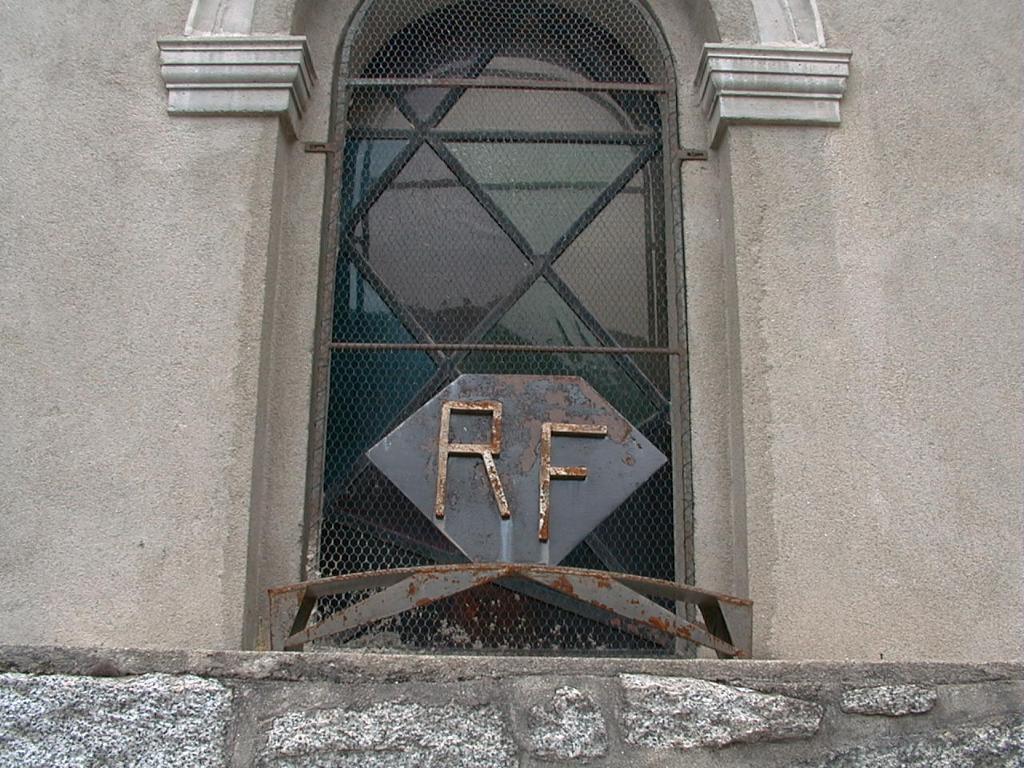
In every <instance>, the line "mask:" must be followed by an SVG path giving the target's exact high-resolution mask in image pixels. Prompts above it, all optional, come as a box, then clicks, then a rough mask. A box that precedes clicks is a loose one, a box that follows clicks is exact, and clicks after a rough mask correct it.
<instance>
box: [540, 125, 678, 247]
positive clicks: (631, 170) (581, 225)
mask: <svg viewBox="0 0 1024 768" xmlns="http://www.w3.org/2000/svg"><path fill="white" fill-rule="evenodd" d="M660 151H661V144H660V143H658V142H657V141H655V142H651V143H650V144H647V145H646V146H644V147H642V148H641V149H640V151H639V152H637V155H636V157H635V158H633V161H632V162H631V163H630V164H629V165H627V166H626V168H625V170H623V171H622V172H621V173H620V174H619V175H618V176H616V177H615V179H614V180H613V181H612V183H611V184H609V185H608V188H607V189H605V191H604V192H602V193H601V194H600V195H599V196H598V198H597V199H596V200H595V201H594V202H593V203H592V204H591V206H590V207H589V208H587V210H585V211H584V212H583V213H582V214H580V217H579V218H578V219H576V221H575V223H574V224H573V225H572V226H571V227H569V229H568V230H567V231H566V233H565V234H564V235H562V236H561V237H560V238H559V239H558V241H557V242H556V243H555V244H554V246H552V248H551V251H550V252H549V253H548V255H547V261H548V263H549V264H552V265H553V264H554V263H555V262H556V261H558V258H559V257H560V256H561V255H562V254H563V253H565V251H566V250H567V249H568V248H569V246H570V245H572V244H573V242H575V240H576V238H577V237H579V236H580V235H581V234H582V233H583V230H585V229H586V228H587V227H589V226H590V225H591V224H592V223H593V221H594V219H596V218H597V217H598V216H600V215H601V212H602V211H603V210H604V209H605V208H606V207H607V206H608V203H610V202H611V201H612V200H614V199H615V197H616V195H618V194H619V192H621V191H622V190H623V189H624V188H625V187H626V186H627V185H628V184H629V182H631V181H632V180H633V177H634V176H636V175H637V173H638V172H639V171H640V169H641V168H643V167H644V166H645V165H646V164H647V163H648V162H649V161H650V159H651V158H652V157H654V156H655V155H657V154H658V153H659V152H660Z"/></svg>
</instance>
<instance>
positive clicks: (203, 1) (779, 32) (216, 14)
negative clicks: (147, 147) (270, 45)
mask: <svg viewBox="0 0 1024 768" xmlns="http://www.w3.org/2000/svg"><path fill="white" fill-rule="evenodd" d="M265 1H266V0H193V2H192V6H191V9H190V11H189V15H188V20H187V22H186V25H185V34H186V35H221V34H228V35H230V34H241V35H244V34H248V33H249V32H250V30H252V27H253V20H254V18H255V16H256V11H257V3H262V2H265ZM708 4H709V6H710V8H711V11H712V14H713V15H714V16H715V17H716V18H721V17H725V16H732V17H735V16H737V15H738V16H741V17H742V16H748V20H749V22H750V23H749V24H746V25H744V26H746V27H747V28H748V29H751V30H756V31H757V39H756V40H733V41H731V42H746V43H762V44H766V45H770V44H776V45H778V44H790V45H792V44H797V45H817V46H823V45H824V44H825V38H824V33H823V28H822V24H821V17H820V15H819V13H818V6H817V2H816V0H749V2H744V3H743V4H742V5H741V4H739V3H735V2H731V0H708ZM727 6H728V7H727ZM726 37H729V35H726Z"/></svg>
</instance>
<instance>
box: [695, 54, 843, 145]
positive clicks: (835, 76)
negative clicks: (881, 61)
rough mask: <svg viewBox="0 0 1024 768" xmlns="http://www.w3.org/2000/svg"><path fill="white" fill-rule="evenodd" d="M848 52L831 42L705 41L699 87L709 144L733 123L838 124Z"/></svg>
mask: <svg viewBox="0 0 1024 768" xmlns="http://www.w3.org/2000/svg"><path fill="white" fill-rule="evenodd" d="M850 56H851V54H850V51H845V50H836V49H828V48H806V47H782V46H768V45H745V46H737V45H725V44H720V43H708V44H706V45H705V46H704V53H703V55H702V57H701V63H700V68H699V70H698V74H697V87H698V90H699V93H700V101H701V107H702V109H703V111H704V116H705V117H706V118H707V119H708V123H709V135H710V143H711V146H712V147H714V146H717V145H718V144H719V142H721V140H722V136H723V135H724V133H725V129H726V127H727V126H729V125H732V124H734V123H759V124H763V125H774V124H778V125H839V102H840V100H841V99H842V98H843V93H844V92H845V91H846V80H847V78H848V77H849V74H850Z"/></svg>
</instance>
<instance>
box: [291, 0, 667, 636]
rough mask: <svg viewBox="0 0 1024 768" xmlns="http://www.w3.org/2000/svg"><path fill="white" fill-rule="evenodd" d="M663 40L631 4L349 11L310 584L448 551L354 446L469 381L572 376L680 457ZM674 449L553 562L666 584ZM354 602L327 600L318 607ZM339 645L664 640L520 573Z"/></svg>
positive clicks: (320, 610)
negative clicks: (459, 381) (358, 15)
mask: <svg viewBox="0 0 1024 768" xmlns="http://www.w3.org/2000/svg"><path fill="white" fill-rule="evenodd" d="M655 40H656V38H655V36H654V33H653V32H652V30H651V29H650V27H649V22H648V20H647V18H646V16H645V15H644V14H643V13H642V12H641V11H640V10H639V9H637V8H636V7H635V6H634V5H633V4H632V3H631V2H628V0H620V1H611V2H609V1H607V0H602V1H601V2H586V3H584V2H572V1H569V0H562V1H561V2H552V3H540V2H530V1H529V0H519V1H517V2H513V1H512V0H497V1H494V0H488V1H487V2H455V3H450V2H436V1H435V2H429V1H426V0H420V2H408V1H400V0H378V1H377V2H375V3H373V4H372V5H371V6H369V9H368V10H367V11H365V15H364V16H363V18H362V20H361V22H359V23H358V28H357V33H356V36H355V39H354V41H352V42H350V44H349V46H350V47H349V48H348V49H346V53H345V54H344V55H347V56H348V60H349V67H348V71H349V72H350V73H351V75H352V77H350V78H348V79H347V80H342V81H340V83H339V87H340V88H341V91H340V96H341V98H340V104H341V105H342V110H343V115H344V119H343V120H342V121H339V122H340V125H339V133H340V134H341V138H342V141H343V144H342V146H343V152H342V153H341V158H340V160H339V161H338V163H337V165H336V168H335V171H336V178H337V187H336V190H335V193H336V196H337V197H336V208H335V216H336V219H335V222H334V225H335V227H336V237H335V240H336V244H337V251H336V259H335V260H334V262H333V264H331V265H330V266H331V270H330V272H331V275H330V277H329V279H328V280H329V282H328V283H327V284H326V285H325V288H326V289H327V299H329V300H325V301H323V302H322V306H323V307H324V309H323V310H322V311H325V317H324V320H325V323H324V328H325V334H324V335H325V338H324V339H323V340H322V342H327V343H321V347H322V349H321V359H322V361H323V363H322V366H321V370H322V371H324V372H325V373H327V374H328V375H324V376H322V377H321V379H320V381H321V383H322V391H321V393H320V406H319V408H321V409H323V410H321V411H320V412H321V413H323V412H326V417H325V418H323V419H319V420H317V421H315V426H316V428H315V430H314V442H318V441H320V440H322V446H323V448H322V458H320V459H319V460H315V461H314V463H315V464H316V465H317V466H316V468H315V469H314V474H315V482H316V485H317V493H316V494H314V496H315V497H317V498H316V504H317V508H318V510H319V515H318V516H317V517H316V518H315V524H316V525H317V526H318V527H317V530H316V531H315V532H314V536H313V537H312V539H311V541H312V544H311V546H312V548H313V552H314V561H313V569H312V570H314V571H315V573H313V574H310V575H311V576H321V577H328V576H334V575H340V574H344V573H354V572H359V571H369V570H379V569H387V568H399V567H408V566H416V565H429V564H432V563H441V564H444V563H457V562H462V561H463V560H464V557H463V556H462V555H461V554H460V553H459V552H458V551H457V550H456V549H455V547H454V546H453V545H451V544H450V543H449V542H448V541H447V540H446V539H444V537H443V536H442V535H441V534H440V533H439V532H438V530H437V529H436V528H435V527H434V526H433V525H432V524H431V523H430V522H429V521H428V520H426V519H425V518H424V517H423V516H422V515H421V514H420V513H419V512H418V511H417V510H416V509H415V507H414V506H413V505H412V504H411V502H409V501H408V500H407V499H405V498H404V496H403V495H402V494H401V492H399V491H398V489H397V488H395V487H394V486H393V485H392V484H391V483H390V481H388V480H387V479H386V478H385V477H384V476H383V475H382V474H381V473H380V472H379V471H378V470H377V469H376V468H375V467H374V466H373V465H372V464H370V463H369V461H368V460H367V459H366V455H365V453H366V451H367V450H368V449H369V448H370V447H372V446H373V445H374V444H375V443H376V442H377V441H378V440H379V439H380V438H381V437H383V436H384V435H385V434H387V433H388V432H390V431H391V430H392V429H393V428H394V427H395V426H397V425H398V424H399V423H401V421H403V420H404V419H405V418H406V417H408V416H409V415H411V414H412V413H413V412H414V411H415V410H416V409H418V408H419V407H420V406H421V405H422V404H423V403H425V402H426V401H428V400H429V399H430V398H432V397H433V396H434V395H435V394H436V393H437V392H438V391H440V390H441V389H443V388H444V387H445V386H447V385H448V384H449V383H451V382H452V381H453V380H454V379H456V378H458V376H459V375H461V374H463V373H529V374H541V375H544V374H550V375H572V376H581V377H583V378H584V379H586V380H587V381H589V382H590V383H591V384H592V385H593V386H594V387H595V389H597V390H598V392H600V393H601V395H603V396H604V397H605V398H606V399H607V400H608V401H609V402H610V403H611V404H612V405H613V406H615V408H616V409H618V410H619V411H620V412H621V413H622V414H623V415H624V416H625V417H626V418H627V419H628V420H629V421H630V422H632V423H633V424H634V425H635V426H636V427H637V428H638V429H639V430H640V431H641V432H643V433H644V434H645V435H646V437H647V438H648V439H649V440H651V442H652V443H654V445H655V446H657V447H658V449H659V450H661V451H662V452H663V453H664V454H665V455H666V456H669V457H670V458H673V454H674V453H677V452H678V451H677V446H678V445H679V443H680V437H679V436H678V434H677V435H676V436H675V437H673V429H672V422H673V410H672V405H671V399H672V395H673V390H674V387H673V370H675V371H676V373H677V374H678V367H676V366H673V365H671V364H670V354H669V353H668V350H669V348H671V347H672V346H673V342H674V335H673V333H672V332H671V330H670V312H669V305H668V289H667V285H666V283H667V275H668V268H669V265H668V264H667V262H666V250H667V247H666V240H667V238H666V225H665V194H666V193H665V188H666V184H665V178H664V167H665V163H664V158H663V136H665V135H669V134H670V132H666V130H665V128H664V125H665V123H666V122H668V121H669V115H667V114H665V112H664V111H663V110H664V109H665V107H666V104H667V103H668V94H667V91H666V85H665V81H666V80H667V79H668V78H667V75H666V72H667V68H666V63H665V61H664V59H663V57H662V55H661V51H660V48H659V46H658V45H657V43H656V42H655ZM668 231H669V232H671V230H668ZM328 333H329V335H330V338H329V339H327V338H326V335H327V334H328ZM605 348H607V349H608V350H609V351H608V352H602V351H600V350H602V349H605ZM623 348H626V349H628V350H629V352H623V351H621V350H622V349H623ZM682 362H683V363H685V359H684V360H682ZM317 425H318V426H317ZM674 459H675V461H674V462H670V463H669V464H667V465H665V466H664V467H663V468H662V469H661V470H659V471H658V472H657V473H656V474H655V475H653V476H652V477H651V478H650V479H649V480H648V481H647V483H645V484H644V485H643V486H642V487H641V488H640V489H639V490H638V491H637V492H636V493H634V494H633V496H631V497H630V498H629V499H628V500H627V501H626V502H625V503H624V504H623V505H621V506H620V508H619V509H618V510H617V511H616V512H615V513H614V514H613V515H612V516H611V517H609V518H608V519H607V520H606V521H605V522H604V523H603V524H602V525H601V526H600V527H599V528H598V529H597V530H596V531H595V532H594V533H593V534H591V536H589V537H588V538H587V539H586V540H585V541H584V543H582V544H580V545H579V546H578V547H577V548H576V549H575V550H574V551H573V552H572V553H571V554H570V555H569V557H568V559H567V560H565V561H564V562H563V564H564V565H568V566H575V567H582V568H593V569H602V570H614V571H623V572H629V573H634V574H639V575H644V576H652V577H656V578H661V579H668V580H673V579H674V578H675V576H676V562H677V550H676V542H675V531H676V529H677V527H678V526H677V525H676V520H677V514H679V512H678V508H679V507H678V504H679V503H678V500H677V498H676V497H677V495H679V494H678V493H677V492H674V489H673V475H674V472H675V474H678V473H679V472H678V470H679V465H680V463H681V458H680V457H679V456H675V457H674ZM674 467H675V469H674ZM676 490H677V491H678V489H676ZM361 597H363V595H359V594H357V595H346V596H344V597H340V596H335V597H331V598H322V599H321V600H320V602H319V604H318V606H317V609H316V610H317V614H318V616H319V617H321V618H322V617H324V616H326V615H329V614H330V613H332V612H333V611H335V610H337V609H339V608H341V607H344V606H345V605H349V604H351V603H353V602H355V601H357V600H358V599H360V598H361ZM669 607H671V606H669ZM332 642H336V643H340V644H343V645H382V646H385V647H402V648H410V649H430V650H434V651H437V650H446V649H451V650H471V649H482V650H502V651H506V652H507V651H529V652H542V651H552V652H559V653H565V652H584V651H587V652H593V651H594V650H599V651H601V652H603V653H609V654H613V653H632V654H636V653H663V652H671V650H672V649H671V648H665V647H663V646H662V645H660V644H659V643H657V642H655V641H654V640H652V639H650V638H649V636H646V635H644V634H643V633H629V632H625V631H621V630H620V629H617V628H615V627H612V626H610V624H609V621H608V618H607V616H606V615H604V614H602V613H600V612H598V611H596V610H594V611H591V610H590V609H587V608H584V607H581V606H580V605H579V604H577V603H572V602H571V601H567V600H565V599H563V598H561V597H560V596H559V595H558V594H557V593H555V592H553V591H550V590H546V589H544V588H543V587H540V586H538V585H536V584H531V583H529V582H525V581H524V582H522V583H518V582H502V583H501V585H488V586H485V587H480V588H477V589H474V590H471V591H469V592H466V593H463V594H460V595H457V596H455V597H453V598H449V599H447V600H446V601H442V602H439V603H437V604H434V605H431V606H428V607H425V608H418V609H415V610H413V611H411V612H407V613H405V614H402V615H400V616H397V617H395V618H393V619H390V620H387V621H385V622H380V623H378V624H377V625H375V626H372V627H370V628H363V629H360V630H357V631H354V632H353V633H351V634H349V635H346V636H342V637H340V638H338V639H336V640H334V641H332Z"/></svg>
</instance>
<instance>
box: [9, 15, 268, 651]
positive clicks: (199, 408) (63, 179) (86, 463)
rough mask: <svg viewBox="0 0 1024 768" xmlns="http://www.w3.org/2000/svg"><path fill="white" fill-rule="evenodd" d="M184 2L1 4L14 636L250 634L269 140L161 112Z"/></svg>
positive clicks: (80, 638) (158, 639)
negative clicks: (159, 44) (246, 595)
mask: <svg viewBox="0 0 1024 768" xmlns="http://www.w3.org/2000/svg"><path fill="white" fill-rule="evenodd" d="M187 11H188V2H184V1H182V0H179V1H178V2H174V3H166V2H163V0H159V1H157V0H150V1H149V2H141V3H93V2H73V3H45V2H44V3H23V2H2V3H0V28H2V29H3V30H4V33H5V35H7V36H8V42H7V43H5V44H4V46H3V52H2V54H0V56H2V59H3V63H2V64H0V100H2V102H3V104H4V108H3V112H4V117H3V120H2V121H0V145H2V146H3V148H4V149H3V151H0V180H2V183H0V308H2V309H0V435H2V438H0V487H2V489H3V492H2V494H0V530H2V535H0V574H2V575H3V578H2V579H0V617H2V618H0V638H3V640H5V641H8V642H37V643H68V644H92V643H105V644H111V643H122V644H138V645H149V646H154V645H155V646H167V647H174V646H199V647H215V648H231V647H236V648H237V647H240V644H241V630H242V609H243V585H244V580H245V567H246V555H247V547H248V541H247V535H248V518H249V506H250V490H251V479H252V472H253V462H252V455H253V443H254V428H255V412H256V408H255V404H256V395H257V376H258V371H259V349H260V321H261V314H262V305H263V293H264V271H265V267H266V261H267V258H266V251H267V241H268V231H269V228H270V223H271V207H270V203H271V188H272V185H273V173H272V171H273V163H274V151H275V148H276V136H277V132H278V127H277V121H276V120H274V119H272V118H266V119H262V120H259V119H232V118H225V119H213V120H211V119H205V120H203V119H196V118H187V117H183V118H171V117H169V116H168V115H167V114H166V108H167V104H166V96H165V94H164V89H163V84H162V83H161V80H160V72H159V63H158V59H157V50H156V39H157V38H158V37H159V36H160V35H164V34H169V33H179V32H180V31H181V25H182V23H183V21H184V19H185V16H186V14H187Z"/></svg>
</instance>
